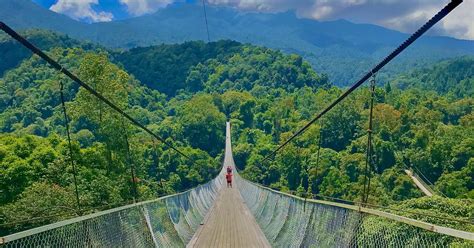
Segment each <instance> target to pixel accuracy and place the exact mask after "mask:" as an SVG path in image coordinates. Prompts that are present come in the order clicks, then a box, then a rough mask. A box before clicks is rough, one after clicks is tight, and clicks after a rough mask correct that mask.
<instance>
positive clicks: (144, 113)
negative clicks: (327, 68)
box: [0, 34, 474, 234]
mask: <svg viewBox="0 0 474 248" xmlns="http://www.w3.org/2000/svg"><path fill="white" fill-rule="evenodd" d="M48 37H50V38H48ZM38 43H41V41H38ZM2 46H3V47H11V48H12V49H10V50H11V51H12V54H11V55H8V58H12V60H13V59H14V58H15V59H16V60H17V61H19V63H17V64H11V63H10V62H9V61H5V60H3V59H2V60H1V61H0V68H5V69H8V70H7V71H6V72H5V73H4V75H3V77H1V78H0V110H1V111H0V112H1V113H0V130H1V134H0V188H1V189H2V194H1V198H0V233H1V234H4V233H11V232H15V231H19V230H23V229H26V228H29V227H33V226H38V225H42V224H46V223H50V222H53V221H56V220H60V219H64V218H67V217H69V216H74V215H77V214H79V213H84V212H94V211H98V210H99V209H105V208H110V207H112V206H116V205H123V204H124V203H126V202H130V201H132V198H133V190H132V189H133V187H132V185H133V184H132V182H136V183H137V185H138V197H139V199H138V200H146V199H152V198H155V197H157V196H160V195H164V194H170V193H173V192H179V191H183V190H185V189H188V188H190V187H194V186H196V185H198V184H201V183H204V182H206V181H208V180H210V179H211V178H213V177H214V176H215V175H216V173H217V171H218V170H219V167H220V162H221V159H222V150H223V148H224V129H225V125H224V124H225V121H226V119H230V121H231V123H232V127H233V129H232V130H233V137H232V138H233V141H234V156H235V160H236V164H237V166H238V167H239V169H240V171H241V174H242V175H243V176H244V177H246V178H248V179H250V180H252V181H254V182H258V183H261V184H264V185H268V186H271V187H273V188H277V189H279V190H282V191H295V192H296V193H298V194H305V193H306V194H307V193H311V194H313V195H318V196H325V197H333V198H340V199H343V200H350V201H359V200H360V196H361V191H362V180H363V173H362V172H363V168H364V166H365V152H366V142H367V132H366V130H367V122H368V107H369V105H368V102H369V92H368V90H367V88H363V89H361V90H358V91H356V92H355V94H353V95H351V96H350V97H349V98H348V99H346V100H345V101H344V102H343V103H342V104H341V105H339V106H338V107H336V108H335V109H334V110H332V111H331V112H329V114H328V115H326V116H324V118H323V119H322V120H321V121H320V122H318V123H316V124H315V125H313V126H312V127H311V128H310V129H309V130H308V131H307V132H305V133H304V134H303V135H302V136H301V137H300V138H298V139H297V140H296V141H295V142H294V143H291V144H289V145H288V146H287V147H285V148H284V149H283V150H282V151H281V152H279V153H278V155H277V156H276V157H275V158H272V160H270V161H268V162H265V163H261V160H262V159H263V157H265V156H266V155H268V154H269V153H270V152H271V151H272V150H273V149H274V148H275V147H276V145H277V144H279V143H281V142H283V141H285V140H286V139H287V138H288V137H289V136H290V135H291V134H292V132H294V131H295V130H296V129H297V128H300V127H302V126H303V125H304V124H305V123H306V122H307V121H308V120H309V119H311V118H312V117H313V116H315V114H316V113H317V112H318V111H320V110H321V109H322V108H323V107H325V106H326V105H327V104H328V103H329V102H330V101H331V100H333V99H335V98H336V97H337V96H338V95H340V94H341V92H342V89H340V88H337V87H333V86H331V84H330V82H329V81H328V79H327V77H325V76H324V74H323V73H321V72H316V71H314V70H313V69H312V68H311V66H310V64H309V63H308V62H307V61H305V60H304V59H303V58H302V57H301V56H299V55H285V54H283V53H281V52H279V51H274V50H271V49H268V48H264V47H257V46H253V45H248V44H241V43H238V42H235V41H219V42H211V43H203V42H186V43H183V44H178V45H160V46H153V47H146V48H137V49H132V50H129V51H107V50H105V49H103V48H100V47H98V46H95V45H87V44H86V45H84V43H79V42H76V41H73V40H69V38H67V37H65V36H56V35H52V36H51V35H50V34H47V35H46V39H45V40H44V43H41V44H38V46H40V47H42V48H44V49H47V50H49V51H48V53H49V54H50V55H51V56H52V57H54V58H55V59H58V60H59V61H60V63H61V64H63V65H64V66H65V67H66V68H70V69H71V70H72V71H73V72H75V73H76V74H77V75H78V76H79V77H80V78H81V79H83V80H84V81H85V82H87V83H88V84H90V85H91V86H92V87H93V88H94V89H96V90H97V91H98V92H100V93H101V94H103V95H104V96H106V97H107V98H108V99H110V100H111V101H112V102H114V103H115V104H116V105H118V106H120V107H121V108H123V109H125V110H126V112H127V113H128V114H130V115H131V116H132V117H134V118H136V119H137V120H138V121H140V123H142V124H143V125H145V126H147V127H148V128H149V129H151V130H152V131H154V132H156V133H157V134H159V135H160V136H162V137H164V138H165V139H166V140H167V141H168V142H169V143H171V144H173V145H175V146H177V147H178V148H179V149H181V150H182V151H183V152H184V153H186V154H187V155H188V156H189V157H190V159H189V160H188V159H185V158H184V157H181V156H179V154H177V153H176V152H174V151H173V150H171V149H169V148H168V147H166V146H165V145H163V144H162V143H159V142H156V141H153V140H152V139H151V137H150V136H149V135H147V134H145V133H143V132H141V131H139V130H138V129H137V128H135V127H133V126H131V125H130V124H129V122H128V121H126V120H125V119H123V118H122V117H121V116H119V115H118V114H117V113H116V112H114V111H112V110H111V109H110V108H108V107H106V106H105V105H104V104H103V103H101V102H100V101H98V100H97V99H96V98H94V97H92V96H91V95H90V94H89V93H87V92H86V91H85V90H84V89H80V88H79V87H78V85H76V84H75V83H73V82H71V81H70V80H68V79H66V78H64V77H63V76H61V75H60V74H59V73H58V72H56V71H55V70H53V69H52V68H50V67H49V66H47V65H46V64H45V63H44V62H42V61H41V60H40V59H39V58H38V57H37V56H27V55H25V54H24V53H23V52H22V51H21V50H20V49H16V48H15V47H16V45H15V44H13V43H10V41H5V40H3V41H2V42H0V47H2ZM13 48H14V49H13ZM15 49H16V50H15ZM2 58H3V57H2ZM21 58H25V59H24V60H21ZM8 63H10V64H8ZM5 64H6V65H5ZM450 71H453V72H450ZM454 72H456V73H454ZM461 72H462V73H461ZM439 75H446V76H439ZM472 78H473V74H472V58H469V57H464V58H459V59H456V60H451V61H449V62H443V63H441V64H439V65H436V66H434V67H433V68H431V69H428V70H423V71H414V72H412V73H408V74H404V75H401V76H399V77H397V78H396V79H394V80H393V81H388V80H383V81H382V80H378V81H377V90H376V105H375V108H374V149H375V157H374V161H375V166H374V168H372V170H373V178H372V184H371V196H370V198H369V201H370V203H373V204H381V205H390V206H399V207H401V208H405V209H411V210H413V209H415V210H416V209H418V210H417V211H427V210H426V209H431V208H432V209H435V210H436V211H438V212H439V214H440V215H443V216H445V217H452V218H458V219H462V220H468V219H470V218H472V213H473V212H474V211H473V207H474V204H473V199H474V183H473V182H474V180H473V177H474V158H473V157H474V148H473V147H474V138H473V137H474V123H473V121H474V117H473V113H472V106H474V104H473V103H474V100H473V98H472V93H469V92H472V86H473V85H472V84H471V83H470V82H472ZM417 80H419V83H417ZM465 80H467V81H465ZM469 80H470V81H469ZM464 81H465V82H464ZM403 82H405V83H403ZM456 82H464V83H459V84H458V83H456ZM61 83H62V84H63V86H64V93H65V100H66V103H65V106H66V109H67V114H68V117H69V119H70V123H69V125H70V128H71V134H72V136H71V137H72V141H73V142H72V145H73V159H74V161H75V165H76V166H77V168H78V177H77V181H78V190H79V192H80V202H81V205H82V206H81V210H79V209H78V206H77V204H76V203H75V195H74V184H73V176H72V170H73V168H72V165H71V163H70V160H69V155H68V154H69V151H68V149H69V148H68V143H67V139H66V130H65V119H64V115H63V112H62V111H63V110H62V106H61V100H60V91H59V90H60V85H61ZM402 83H403V84H402ZM446 84H447V85H449V86H450V87H449V88H439V86H441V85H446ZM451 86H452V87H451ZM457 87H460V88H457ZM456 88H457V89H456ZM426 89H431V90H430V91H427V90H426ZM319 143H320V144H321V149H320V151H319V153H320V159H319V160H318V159H317V154H318V150H319V149H318V144H319ZM128 148H130V153H129V152H128V150H129V149H128ZM132 164H133V165H134V166H135V168H136V175H135V177H134V178H133V179H131V178H130V174H129V169H130V166H131V165H132ZM404 168H416V169H417V170H419V171H421V172H422V173H423V174H424V175H425V176H426V177H427V178H428V179H429V180H430V181H431V182H433V183H434V185H435V188H436V189H437V190H438V191H440V192H442V193H443V194H444V195H446V196H447V197H449V198H453V199H446V198H444V197H439V200H437V203H438V204H437V205H433V204H432V202H431V201H433V200H432V199H425V198H421V199H417V198H419V197H422V196H423V195H422V193H421V192H420V191H419V190H418V189H417V188H416V186H415V185H414V184H413V183H412V181H411V180H410V179H409V177H408V176H406V175H405V174H404V172H403V169H404ZM452 204H457V205H458V206H459V211H457V212H449V211H448V210H449V206H450V205H452ZM423 209H424V210H423ZM53 210H54V211H56V212H57V213H58V215H57V216H53V217H50V216H49V214H50V213H51V212H52V211H53ZM26 219H35V221H33V222H31V221H29V222H24V220H26ZM430 221H431V220H430ZM458 224H459V223H457V224H452V225H453V226H456V225H458ZM456 227H457V226H456ZM459 228H461V227H459ZM466 228H471V227H464V229H466Z"/></svg>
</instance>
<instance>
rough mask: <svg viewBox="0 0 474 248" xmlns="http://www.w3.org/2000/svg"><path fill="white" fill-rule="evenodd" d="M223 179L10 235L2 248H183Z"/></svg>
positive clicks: (210, 204) (210, 203)
mask: <svg viewBox="0 0 474 248" xmlns="http://www.w3.org/2000/svg"><path fill="white" fill-rule="evenodd" d="M221 178H222V177H221V176H218V177H216V179H214V180H212V181H210V182H208V183H206V184H203V185H200V186H198V187H196V188H194V189H192V190H189V191H186V192H184V193H180V194H176V195H171V196H167V197H162V198H159V199H156V200H152V201H146V202H141V203H136V204H132V205H128V206H124V207H119V208H115V209H111V210H107V211H103V212H100V213H96V214H91V215H86V216H82V217H78V218H74V219H71V220H66V221H62V222H58V223H54V224H51V225H47V226H42V227H39V228H35V229H31V230H27V231H24V232H20V233H16V234H12V235H9V236H6V237H3V240H2V242H3V244H1V243H2V242H0V247H2V248H4V247H5V248H6V247H184V246H185V245H186V244H187V243H188V242H189V240H191V238H192V236H193V235H194V233H195V232H196V230H197V228H198V227H199V225H200V224H201V222H202V220H203V219H204V216H205V215H206V214H207V212H208V210H209V209H210V208H211V206H212V203H213V202H214V200H215V198H216V197H217V192H218V190H219V189H220V187H221V186H222V184H223V182H222V179H221Z"/></svg>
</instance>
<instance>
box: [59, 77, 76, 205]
mask: <svg viewBox="0 0 474 248" xmlns="http://www.w3.org/2000/svg"><path fill="white" fill-rule="evenodd" d="M63 91H64V84H63V82H62V81H61V80H59V93H60V95H61V106H62V109H63V113H64V126H65V127H66V134H67V142H68V146H69V163H71V166H72V173H73V178H74V190H75V193H76V203H77V208H78V210H79V212H81V203H80V201H79V190H78V188H77V168H76V165H75V163H74V157H73V149H72V143H71V134H70V130H69V118H68V116H67V109H66V103H65V100H64V92H63Z"/></svg>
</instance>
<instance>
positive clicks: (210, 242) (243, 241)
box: [188, 185, 271, 247]
mask: <svg viewBox="0 0 474 248" xmlns="http://www.w3.org/2000/svg"><path fill="white" fill-rule="evenodd" d="M203 224H204V225H202V226H201V228H200V229H199V230H198V231H197V232H196V234H195V235H194V237H193V239H192V240H191V242H190V243H189V244H188V247H271V246H270V244H269V243H268V241H267V239H266V238H265V235H264V234H263V232H262V230H261V229H260V227H259V226H258V224H257V222H256V221H255V218H254V217H253V216H252V214H251V213H250V211H249V209H248V208H247V206H246V205H245V203H244V202H243V199H242V196H240V193H239V191H238V190H237V189H236V188H235V185H234V188H223V189H222V190H221V193H220V195H219V196H218V198H217V199H216V202H215V203H214V207H213V209H212V210H211V212H210V214H209V216H208V219H207V220H206V221H205V222H204V223H203Z"/></svg>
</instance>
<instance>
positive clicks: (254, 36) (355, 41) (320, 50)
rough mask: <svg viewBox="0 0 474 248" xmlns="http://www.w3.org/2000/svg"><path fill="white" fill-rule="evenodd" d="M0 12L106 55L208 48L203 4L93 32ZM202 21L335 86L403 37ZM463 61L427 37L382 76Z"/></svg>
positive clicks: (325, 25) (331, 27) (46, 15)
mask: <svg viewBox="0 0 474 248" xmlns="http://www.w3.org/2000/svg"><path fill="white" fill-rule="evenodd" d="M168 2H169V1H168ZM183 2H186V3H183ZM2 7H3V8H0V19H1V20H2V21H4V22H5V23H7V24H8V25H11V26H12V27H14V28H17V29H27V28H41V29H48V30H53V31H57V32H62V33H65V34H68V35H70V36H71V37H74V38H77V39H81V40H89V41H93V42H97V43H99V44H101V45H103V46H106V47H108V48H127V49H128V48H134V47H137V46H150V45H158V44H161V43H166V44H173V43H182V42H185V41H193V40H207V35H206V26H205V22H204V15H203V12H202V6H201V1H178V3H176V4H170V5H169V6H168V7H166V8H163V9H160V10H159V11H157V12H156V13H153V14H150V15H144V16H140V17H137V18H131V19H127V20H120V21H111V22H101V23H93V24H86V23H82V22H79V21H75V20H72V19H69V18H68V17H67V16H65V15H61V14H58V13H55V12H53V11H50V10H47V9H44V8H42V7H40V6H38V5H36V4H34V3H32V2H31V0H2ZM420 18H422V17H420ZM424 18H427V17H424ZM424 18H422V19H424ZM207 19H208V26H209V31H210V37H211V40H213V41H217V40H220V39H232V40H236V41H239V42H242V43H251V44H256V45H260V46H265V47H269V48H273V49H279V50H282V51H284V52H285V53H296V54H299V55H300V56H303V58H305V59H306V60H307V61H309V62H310V64H311V65H312V66H313V68H314V69H315V70H316V71H323V72H324V73H325V74H327V75H328V76H329V78H330V80H331V81H332V82H334V84H336V85H338V86H347V85H349V84H351V83H352V82H353V81H354V80H356V79H357V78H358V77H359V76H360V74H362V73H363V72H365V71H366V70H367V69H368V68H369V67H370V66H371V65H374V64H375V63H376V62H377V61H378V60H380V59H381V57H382V56H384V55H385V54H387V52H388V51H390V50H393V49H394V48H396V47H397V46H398V45H399V44H400V43H401V42H402V41H403V40H404V39H406V38H407V37H408V34H404V33H401V32H398V31H394V30H390V29H386V28H383V27H380V26H376V25H369V24H356V23H352V22H349V21H346V20H334V21H316V20H314V19H301V18H298V16H297V15H296V13H294V12H292V11H289V12H283V13H274V14H272V13H258V12H241V11H238V10H237V9H234V8H228V7H222V6H217V5H213V4H212V1H210V2H209V5H208V6H207ZM422 19H420V20H422ZM447 48H449V49H447ZM461 55H474V41H469V40H457V39H453V38H450V37H431V36H425V37H422V38H421V39H420V40H419V41H418V42H416V43H415V44H414V45H413V47H412V48H410V49H408V50H407V51H406V52H405V53H404V54H403V55H402V56H400V57H399V59H397V60H396V61H393V63H391V64H389V65H388V66H387V67H386V69H385V70H384V71H383V72H381V75H380V76H381V77H391V76H394V75H397V74H398V73H401V72H405V71H407V70H410V69H411V68H412V67H414V66H416V67H421V66H430V65H431V64H433V63H436V62H437V61H439V60H442V59H447V58H453V57H458V56H461Z"/></svg>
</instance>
